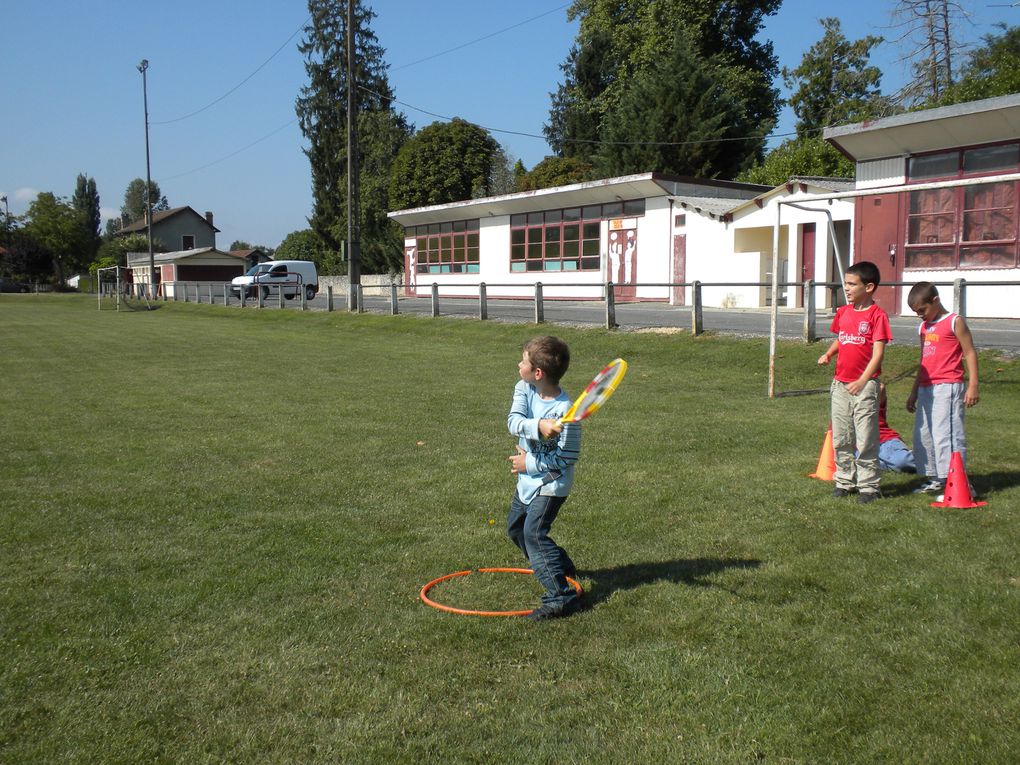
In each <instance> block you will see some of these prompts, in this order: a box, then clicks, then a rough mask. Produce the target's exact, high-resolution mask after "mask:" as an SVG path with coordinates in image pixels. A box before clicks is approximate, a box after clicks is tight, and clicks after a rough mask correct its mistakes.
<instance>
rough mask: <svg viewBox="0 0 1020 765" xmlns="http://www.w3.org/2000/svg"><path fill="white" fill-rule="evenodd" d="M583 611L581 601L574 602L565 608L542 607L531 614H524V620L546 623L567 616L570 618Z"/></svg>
mask: <svg viewBox="0 0 1020 765" xmlns="http://www.w3.org/2000/svg"><path fill="white" fill-rule="evenodd" d="M580 610H581V604H580V602H579V601H577V600H576V599H575V600H572V601H570V603H568V604H567V605H566V606H564V607H563V608H553V607H552V606H547V605H541V606H539V607H538V608H536V609H535V610H534V611H532V612H531V613H530V614H524V618H525V619H527V620H528V621H532V622H544V621H547V620H548V619H562V618H563V617H565V616H570V615H571V614H575V613H577V612H578V611H580Z"/></svg>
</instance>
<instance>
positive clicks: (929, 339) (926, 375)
mask: <svg viewBox="0 0 1020 765" xmlns="http://www.w3.org/2000/svg"><path fill="white" fill-rule="evenodd" d="M956 317H957V314H955V313H947V314H946V315H945V316H943V317H942V318H941V319H937V320H935V321H933V322H932V323H931V324H929V323H928V322H924V321H922V322H921V325H920V326H919V327H918V328H917V334H918V335H919V336H920V337H921V339H922V340H923V341H924V345H923V346H922V349H921V368H920V369H918V370H917V384H918V385H920V386H921V387H929V386H931V385H937V384H939V383H957V382H963V348H961V347H960V339H959V338H958V337H957V336H956V332H955V329H956Z"/></svg>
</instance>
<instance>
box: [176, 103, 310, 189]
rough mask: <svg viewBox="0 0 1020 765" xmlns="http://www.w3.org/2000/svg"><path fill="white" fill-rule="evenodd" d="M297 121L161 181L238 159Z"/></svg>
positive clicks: (295, 119)
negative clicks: (244, 152)
mask: <svg viewBox="0 0 1020 765" xmlns="http://www.w3.org/2000/svg"><path fill="white" fill-rule="evenodd" d="M297 121H298V118H297V117H295V118H294V119H292V120H291V121H290V122H288V123H287V124H285V125H280V127H278V128H276V130H274V131H273V132H271V133H267V134H266V135H264V136H262V137H261V138H259V139H257V140H255V141H252V142H251V143H250V144H248V145H247V146H242V147H241V148H240V149H238V150H236V151H234V152H232V153H230V154H228V155H226V156H225V157H220V158H219V159H214V160H213V161H212V162H209V163H208V164H205V165H202V166H201V167H196V168H193V169H191V170H186V171H185V172H183V173H178V174H177V175H168V176H166V177H164V178H161V179H160V180H161V181H163V182H166V181H173V180H176V179H177V178H183V177H184V176H185V175H191V174H192V173H197V172H198V171H199V170H205V169H206V168H209V167H212V166H213V165H218V164H219V163H220V162H226V161H227V160H228V159H230V158H231V157H236V156H237V155H238V154H240V153H241V152H242V151H247V150H248V149H250V148H251V147H252V146H255V145H257V144H260V143H262V142H263V141H265V140H266V139H267V138H272V137H273V136H274V135H276V134H277V133H279V132H280V131H281V130H283V129H284V128H288V127H290V126H291V125H293V124H294V123H295V122H297Z"/></svg>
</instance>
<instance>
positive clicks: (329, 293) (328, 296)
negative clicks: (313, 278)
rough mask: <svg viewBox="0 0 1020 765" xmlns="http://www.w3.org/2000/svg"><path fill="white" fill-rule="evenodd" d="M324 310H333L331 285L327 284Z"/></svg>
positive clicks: (330, 311) (329, 311)
mask: <svg viewBox="0 0 1020 765" xmlns="http://www.w3.org/2000/svg"><path fill="white" fill-rule="evenodd" d="M326 312H327V313H332V312H333V285H332V284H329V285H327V286H326Z"/></svg>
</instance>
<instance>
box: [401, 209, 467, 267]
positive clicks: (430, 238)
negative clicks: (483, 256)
mask: <svg viewBox="0 0 1020 765" xmlns="http://www.w3.org/2000/svg"><path fill="white" fill-rule="evenodd" d="M407 233H408V234H410V235H412V236H414V237H415V241H416V244H417V247H418V262H417V266H416V270H417V272H418V273H419V274H477V273H478V267H479V247H478V219H477V218H475V219H474V220H457V221H447V222H445V223H431V224H429V225H427V226H413V227H411V228H408V229H407Z"/></svg>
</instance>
